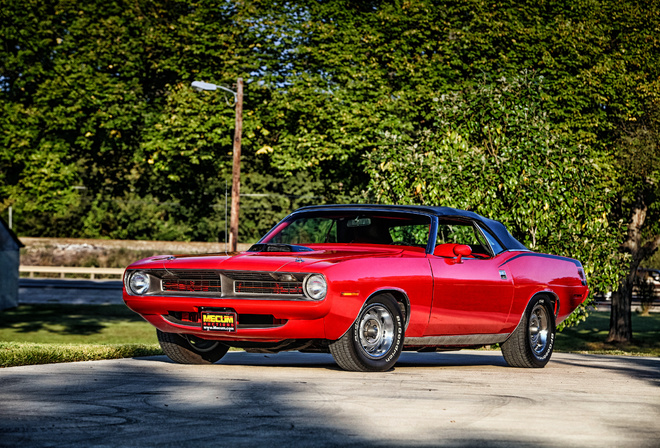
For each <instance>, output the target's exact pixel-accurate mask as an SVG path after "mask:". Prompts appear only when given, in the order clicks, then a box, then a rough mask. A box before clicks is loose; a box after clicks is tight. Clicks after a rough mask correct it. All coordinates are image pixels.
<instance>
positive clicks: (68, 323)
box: [0, 305, 158, 344]
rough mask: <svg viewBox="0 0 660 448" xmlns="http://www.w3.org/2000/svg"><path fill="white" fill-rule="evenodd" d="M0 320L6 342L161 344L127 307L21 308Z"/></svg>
mask: <svg viewBox="0 0 660 448" xmlns="http://www.w3.org/2000/svg"><path fill="white" fill-rule="evenodd" d="M0 317H1V319H0V341H5V342H9V341H11V342H34V343H40V344H158V340H157V339H156V330H155V329H154V327H153V326H151V325H150V324H148V323H147V322H145V321H144V320H143V319H142V318H141V317H140V316H139V315H137V314H135V313H134V312H133V311H131V310H129V309H128V308H126V306H124V305H22V306H19V307H18V308H14V309H11V310H6V311H3V312H0Z"/></svg>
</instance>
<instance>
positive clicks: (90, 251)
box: [21, 238, 250, 268]
mask: <svg viewBox="0 0 660 448" xmlns="http://www.w3.org/2000/svg"><path fill="white" fill-rule="evenodd" d="M21 242H22V243H23V244H24V245H25V247H24V248H22V249H21V265H24V266H77V267H103V268H125V267H126V266H128V265H129V264H131V263H133V262H134V261H137V260H140V259H142V258H146V257H150V256H153V255H180V254H206V253H224V252H225V244H224V243H204V242H179V241H127V240H93V239H74V238H21ZM238 246H239V247H238V249H239V251H244V250H247V249H248V248H249V247H250V244H239V245H238Z"/></svg>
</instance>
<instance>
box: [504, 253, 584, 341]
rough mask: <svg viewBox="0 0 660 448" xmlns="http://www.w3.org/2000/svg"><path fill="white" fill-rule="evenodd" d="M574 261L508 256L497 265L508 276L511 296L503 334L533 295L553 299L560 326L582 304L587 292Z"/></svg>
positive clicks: (544, 255)
mask: <svg viewBox="0 0 660 448" xmlns="http://www.w3.org/2000/svg"><path fill="white" fill-rule="evenodd" d="M578 267H581V265H580V263H579V262H578V261H577V260H574V259H572V258H566V257H559V256H555V255H546V254H539V253H534V252H524V253H515V252H513V253H511V256H510V257H509V258H508V259H507V260H506V261H504V262H503V263H502V264H501V265H500V269H504V270H506V271H508V272H510V273H511V275H512V277H513V283H514V294H513V295H514V297H513V303H512V307H511V313H510V314H509V319H508V321H507V331H509V332H510V331H513V330H514V329H515V328H516V326H517V325H518V322H519V321H520V318H521V317H522V314H523V312H524V311H525V308H526V307H527V304H528V303H529V301H530V300H531V299H532V297H534V295H536V294H538V293H542V292H546V293H548V294H549V295H551V296H553V298H555V299H556V300H557V303H556V304H555V307H556V310H555V313H556V316H557V317H556V322H557V324H559V323H561V322H562V321H563V320H564V319H566V318H567V317H568V316H569V315H570V314H571V313H572V312H573V311H574V310H575V308H577V307H578V305H579V304H580V303H582V302H583V301H584V300H585V299H586V298H587V294H588V292H589V290H588V288H587V286H585V285H583V284H582V280H581V279H580V277H579V275H578Z"/></svg>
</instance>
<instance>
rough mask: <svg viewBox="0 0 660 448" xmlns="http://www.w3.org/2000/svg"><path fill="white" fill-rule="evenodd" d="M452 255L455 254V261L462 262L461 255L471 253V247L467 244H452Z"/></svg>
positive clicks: (466, 255) (465, 255) (464, 255)
mask: <svg viewBox="0 0 660 448" xmlns="http://www.w3.org/2000/svg"><path fill="white" fill-rule="evenodd" d="M454 255H456V257H458V258H456V263H462V262H463V257H469V256H470V255H472V248H471V247H470V246H468V245H467V244H457V245H456V246H454Z"/></svg>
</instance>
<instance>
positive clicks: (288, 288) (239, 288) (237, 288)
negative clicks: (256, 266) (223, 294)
mask: <svg viewBox="0 0 660 448" xmlns="http://www.w3.org/2000/svg"><path fill="white" fill-rule="evenodd" d="M234 292H235V293H237V294H272V295H279V294H286V295H296V296H300V295H302V293H303V288H302V284H301V283H298V282H273V281H271V282H247V281H235V282H234Z"/></svg>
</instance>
